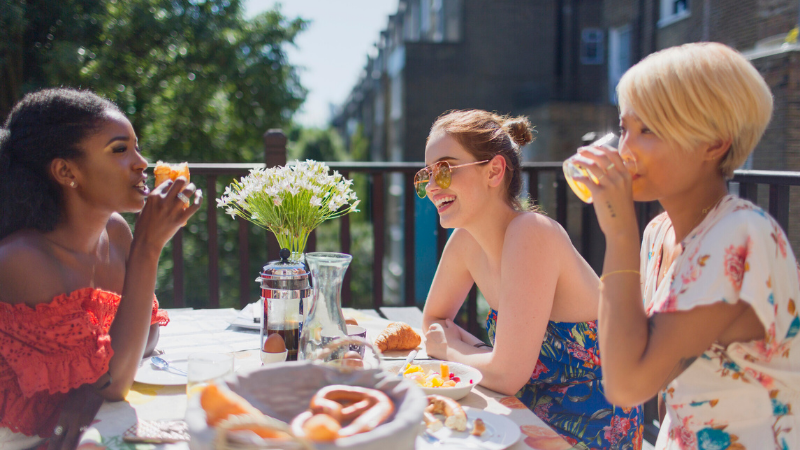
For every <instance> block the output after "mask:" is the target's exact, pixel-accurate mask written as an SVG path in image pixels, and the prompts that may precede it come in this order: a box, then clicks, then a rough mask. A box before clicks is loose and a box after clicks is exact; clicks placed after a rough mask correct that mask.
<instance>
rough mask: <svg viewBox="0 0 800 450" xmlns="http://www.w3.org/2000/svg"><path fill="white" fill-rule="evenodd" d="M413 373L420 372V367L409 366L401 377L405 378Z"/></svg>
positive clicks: (415, 365)
mask: <svg viewBox="0 0 800 450" xmlns="http://www.w3.org/2000/svg"><path fill="white" fill-rule="evenodd" d="M414 372H422V367H421V366H419V365H417V364H411V365H409V366H408V368H406V370H405V371H404V372H403V375H404V376H405V375H408V374H410V373H414Z"/></svg>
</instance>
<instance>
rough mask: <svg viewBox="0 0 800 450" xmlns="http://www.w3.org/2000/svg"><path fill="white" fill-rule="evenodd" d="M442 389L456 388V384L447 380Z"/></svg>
mask: <svg viewBox="0 0 800 450" xmlns="http://www.w3.org/2000/svg"><path fill="white" fill-rule="evenodd" d="M442 387H456V382H455V381H453V380H447V381H445V382H444V384H442Z"/></svg>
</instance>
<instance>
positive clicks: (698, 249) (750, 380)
mask: <svg viewBox="0 0 800 450" xmlns="http://www.w3.org/2000/svg"><path fill="white" fill-rule="evenodd" d="M617 92H618V97H619V104H620V129H621V143H620V153H619V154H617V153H614V152H611V151H607V150H605V149H602V148H582V149H581V150H580V154H581V155H582V157H583V161H584V162H585V163H586V165H587V166H589V168H590V170H591V172H592V173H593V174H594V175H595V176H596V177H597V178H598V179H599V184H594V183H591V182H588V180H583V181H586V182H588V185H589V186H590V188H591V190H592V195H593V197H594V205H595V210H596V212H597V216H598V219H599V221H600V226H601V228H602V230H603V232H604V233H605V236H606V256H605V263H604V267H603V269H604V270H603V275H602V276H601V295H600V310H599V311H600V313H599V336H598V337H599V339H600V349H601V354H602V355H603V377H604V381H605V392H606V395H607V396H608V399H609V400H610V401H611V402H612V403H614V404H617V405H622V406H625V405H636V404H639V403H641V402H643V401H645V400H647V399H648V398H650V397H652V396H653V395H655V394H656V393H658V392H661V393H662V400H663V402H664V403H665V404H666V417H665V418H664V421H663V423H662V427H661V432H660V434H659V438H658V442H657V444H656V448H658V449H708V448H719V449H724V448H729V449H740V450H741V449H766V448H776V449H790V448H794V449H796V448H800V422H799V421H798V420H797V418H796V416H794V415H792V410H795V411H797V410H798V408H800V395H799V393H800V391H798V390H799V389H800V341H799V340H798V338H797V334H798V331H800V318H798V311H797V309H796V305H795V303H796V302H797V301H798V299H800V287H799V285H800V279H798V271H797V266H796V264H797V262H796V260H795V257H794V255H793V254H792V250H791V248H790V247H789V245H788V244H787V239H786V235H785V234H784V232H783V230H782V229H781V227H780V226H779V225H778V224H777V223H776V222H775V220H774V219H772V218H771V217H770V216H769V215H767V214H766V213H765V212H764V211H762V210H761V209H759V208H758V207H757V206H755V205H753V204H752V203H750V202H748V201H745V200H742V199H740V198H738V197H736V196H734V195H730V194H728V192H727V188H726V180H727V179H729V178H730V177H731V176H732V174H733V170H734V169H735V168H737V167H739V166H740V165H741V164H742V163H743V162H744V161H745V160H746V159H747V157H748V156H749V155H750V153H751V152H752V151H753V148H754V147H755V146H756V144H757V143H758V141H759V139H760V138H761V136H762V134H763V132H764V130H765V128H766V126H767V123H768V122H769V119H770V116H771V114H772V95H771V94H770V91H769V88H768V87H767V85H766V83H765V82H764V79H763V78H762V77H761V76H760V75H759V73H758V72H757V71H756V69H755V68H754V67H753V66H752V65H751V64H750V63H749V62H748V61H747V60H745V59H744V58H743V57H742V56H741V55H740V54H738V53H737V52H736V51H734V50H732V49H730V48H728V47H726V46H724V45H721V44H715V43H702V44H687V45H684V46H681V47H675V48H670V49H667V50H664V51H661V52H658V53H655V54H653V55H650V56H648V57H647V58H645V59H644V60H643V61H641V62H640V63H638V64H637V65H635V66H634V67H632V68H631V69H630V70H629V71H628V72H627V73H626V74H625V75H624V76H623V78H622V80H621V81H620V83H619V87H618V88H617ZM623 158H625V159H633V160H635V161H636V164H635V168H636V170H635V173H633V174H631V173H629V172H628V170H626V168H625V165H624V163H623ZM652 200H658V201H659V202H660V203H661V205H662V206H663V207H664V210H665V212H664V213H663V214H662V215H660V216H658V217H656V218H655V219H654V220H653V221H652V222H651V223H650V224H649V225H648V226H647V229H646V230H645V234H644V241H643V243H642V245H641V248H640V246H639V241H638V239H637V236H638V232H637V230H638V227H637V224H636V218H635V215H634V208H633V202H634V201H652ZM640 272H641V275H639V274H640ZM642 295H644V299H642ZM643 300H644V301H643Z"/></svg>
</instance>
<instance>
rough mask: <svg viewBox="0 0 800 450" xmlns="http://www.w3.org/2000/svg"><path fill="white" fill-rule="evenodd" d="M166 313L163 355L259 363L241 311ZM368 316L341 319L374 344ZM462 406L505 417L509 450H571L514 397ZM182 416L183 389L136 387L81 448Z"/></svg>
mask: <svg viewBox="0 0 800 450" xmlns="http://www.w3.org/2000/svg"><path fill="white" fill-rule="evenodd" d="M168 311H169V314H170V323H169V325H167V326H166V327H164V328H162V330H161V338H160V340H159V343H158V348H159V349H161V350H164V352H165V355H166V356H165V357H168V355H170V354H174V353H181V352H220V351H224V352H233V353H234V356H235V360H236V361H235V362H236V366H237V371H238V370H247V369H251V368H256V367H259V366H260V365H261V361H260V358H259V345H260V337H259V332H258V331H257V330H246V329H242V328H238V327H234V326H231V325H230V323H231V322H234V321H235V320H236V318H237V316H238V315H239V311H236V310H234V309H215V310H190V309H175V310H168ZM369 313H372V312H371V311H369V312H362V311H358V310H353V309H345V316H346V317H353V318H355V319H356V320H357V321H358V322H359V325H361V326H363V327H364V328H366V329H367V339H369V340H370V341H372V340H374V339H375V337H376V336H377V335H378V334H379V333H380V331H381V330H383V328H385V327H386V325H387V324H388V323H389V321H388V320H385V319H382V318H378V317H375V316H374V315H373V314H369ZM420 357H425V354H424V351H423V352H420ZM460 403H461V404H462V405H464V406H470V407H474V408H478V409H483V410H485V411H489V412H492V413H495V414H499V415H503V416H506V417H508V418H509V419H511V420H512V421H513V422H514V423H515V424H517V425H519V427H520V430H521V431H522V437H521V438H520V440H519V441H518V442H517V443H516V444H514V445H513V446H511V447H510V448H511V449H512V450H528V449H531V448H533V449H542V450H544V449H557V450H561V449H569V448H571V446H570V445H569V444H568V443H567V442H566V441H564V440H563V439H561V438H560V437H559V436H558V435H557V434H556V433H555V432H554V431H553V430H552V429H550V428H549V427H548V426H547V425H546V424H545V423H544V422H542V420H541V419H539V418H538V417H537V416H536V415H534V414H533V413H532V412H531V411H530V410H529V409H528V408H527V407H525V405H523V404H522V403H521V402H520V401H519V400H518V399H517V398H515V397H509V396H504V395H501V394H498V393H496V392H494V391H490V390H488V389H484V388H482V387H480V386H479V387H476V388H474V389H473V390H472V393H470V394H469V395H468V396H467V397H465V398H464V399H462V400H460ZM185 414H186V387H185V386H157V385H147V384H141V383H134V385H133V387H132V388H131V391H130V393H129V394H128V396H127V397H126V398H125V401H123V402H116V403H110V402H106V403H105V404H103V406H102V407H101V408H100V411H99V412H98V414H97V416H96V418H95V421H94V423H93V424H92V427H90V428H89V429H87V431H86V432H85V433H84V434H83V436H81V441H80V445H79V449H81V450H95V449H98V448H107V449H109V450H116V449H130V448H132V445H131V444H129V443H126V442H124V441H123V439H122V435H123V433H124V432H125V431H126V430H127V429H128V428H130V427H131V426H132V425H134V424H136V423H137V421H140V420H182V419H183V417H184V415H185ZM135 448H137V449H150V448H159V449H173V448H174V449H181V450H186V449H188V444H187V443H186V442H180V443H176V444H158V445H154V444H136V447H135Z"/></svg>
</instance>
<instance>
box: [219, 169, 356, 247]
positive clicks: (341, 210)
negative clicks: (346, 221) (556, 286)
mask: <svg viewBox="0 0 800 450" xmlns="http://www.w3.org/2000/svg"><path fill="white" fill-rule="evenodd" d="M329 171H330V168H329V167H328V166H327V165H326V164H325V163H322V162H317V161H313V160H307V161H305V162H300V161H296V162H295V164H289V165H286V166H279V167H274V168H267V169H253V170H251V171H250V174H249V175H247V176H245V177H243V178H242V179H241V180H238V181H237V180H234V181H233V182H232V183H231V184H230V186H228V187H226V188H225V192H224V193H223V194H222V196H221V197H220V198H219V199H218V200H217V207H219V208H225V212H226V213H227V214H230V215H231V217H234V218H235V217H236V216H239V217H242V218H244V219H245V220H248V221H250V222H252V223H253V224H255V225H256V226H259V227H261V228H264V229H267V230H269V231H271V232H272V233H273V234H275V237H276V238H277V239H278V244H280V246H281V248H287V249H289V251H291V252H292V256H291V259H292V260H295V261H302V254H303V252H304V250H305V247H306V242H307V241H308V235H309V234H310V233H311V232H312V231H313V230H314V229H315V228H317V227H318V226H319V225H320V224H321V223H322V222H324V221H326V220H328V219H335V218H337V217H341V216H343V215H345V214H349V213H351V212H358V209H356V207H357V206H358V203H359V202H360V200H358V198H357V197H356V194H355V192H354V191H353V189H352V184H353V181H352V180H348V179H345V178H344V177H342V175H341V174H339V173H338V172H336V171H334V172H333V174H332V175H331V174H329V173H328V172H329Z"/></svg>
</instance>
